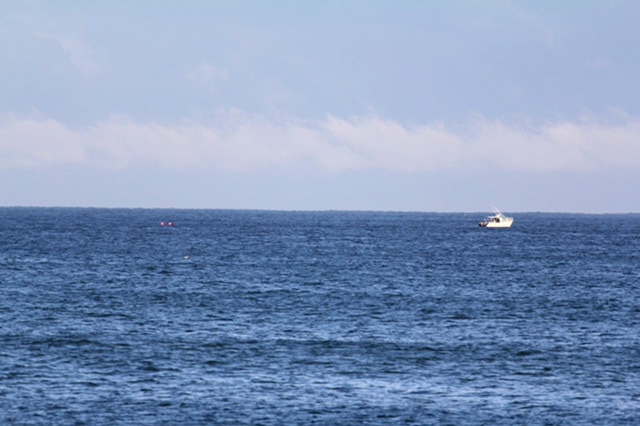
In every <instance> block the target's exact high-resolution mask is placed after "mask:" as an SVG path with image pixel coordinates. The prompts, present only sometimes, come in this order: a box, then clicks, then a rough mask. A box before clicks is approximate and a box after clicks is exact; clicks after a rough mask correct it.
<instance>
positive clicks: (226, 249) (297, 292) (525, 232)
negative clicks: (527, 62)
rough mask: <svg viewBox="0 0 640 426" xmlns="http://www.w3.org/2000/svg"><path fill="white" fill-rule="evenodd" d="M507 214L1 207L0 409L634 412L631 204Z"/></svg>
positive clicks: (148, 414) (380, 416) (637, 231)
mask: <svg viewBox="0 0 640 426" xmlns="http://www.w3.org/2000/svg"><path fill="white" fill-rule="evenodd" d="M515 216H516V217H515V223H514V226H513V228H511V229H508V230H489V229H484V228H480V227H478V226H477V222H478V221H479V220H481V219H482V218H483V217H484V214H483V213H480V214H475V215H474V214H452V215H447V214H424V213H366V212H362V213H355V212H350V213H347V212H319V213H311V212H300V213H296V212H261V211H223V210H219V211H216V210H210V211H204V210H106V209H30V208H2V209H0V291H1V292H0V424H24V425H32V424H42V425H51V424H53V425H55V424H65V425H67V424H87V425H97V424H127V425H128V424H265V425H270V424H327V425H334V424H384V425H387V424H450V425H475V424H486V425H500V424H505V425H511V424H527V425H529V424H533V425H571V424H576V425H596V424H597V425H607V424H611V425H637V424H640V266H639V265H640V244H639V241H640V240H639V238H640V215H565V214H519V215H515ZM162 221H165V222H167V221H172V222H173V226H171V227H169V226H164V227H163V226H160V222H162Z"/></svg>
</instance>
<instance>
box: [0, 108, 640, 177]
mask: <svg viewBox="0 0 640 426" xmlns="http://www.w3.org/2000/svg"><path fill="white" fill-rule="evenodd" d="M67 164H77V165H83V166H86V167H95V168H102V169H109V170H120V169H130V168H136V167H152V168H159V169H172V170H182V169H202V170H210V171H217V172H230V173H245V172H253V171H259V170H265V169H278V170H290V171H301V170H309V169H315V170H325V171H333V172H341V171H350V170H382V171H396V172H426V171H440V170H448V171H458V170H459V171H462V170H467V171H468V170H474V169H486V168H492V169H500V170H513V171H527V172H548V171H595V170H607V169H614V168H620V167H628V168H636V169H637V168H638V167H640V118H630V117H627V118H625V119H624V121H618V122H617V123H614V124H612V123H602V122H598V121H588V120H581V121H574V122H557V123H549V124H546V125H541V126H538V127H535V126H531V125H528V126H523V125H514V124H509V123H505V122H503V121H491V120H486V119H479V120H477V121H476V122H474V123H472V124H470V125H469V126H467V127H466V128H464V129H457V128H456V129H451V128H447V127H446V126H445V125H443V124H440V123H435V124H425V125H421V126H411V127H409V126H405V125H402V124H401V123H398V122H396V121H393V120H387V119H382V118H380V117H377V116H373V115H372V116H359V117H351V118H340V117H334V116H329V117H326V118H325V119H324V120H321V121H316V122H305V121H298V120H294V119H289V120H284V121H280V122H273V121H270V120H268V119H267V118H265V117H262V116H256V115H249V114H244V113H242V112H239V111H226V112H220V113H218V114H216V115H215V116H213V117H211V120H209V121H208V122H203V121H184V122H181V123H179V124H175V125H171V124H161V123H140V122H136V121H134V120H132V119H130V118H127V117H112V118H110V119H108V120H105V121H102V122H98V123H95V124H94V125H92V126H90V127H84V128H74V127H71V126H68V125H65V124H64V123H61V122H59V121H55V120H51V119H42V118H33V117H24V116H7V117H4V118H2V119H0V169H5V170H7V169H25V168H51V167H58V166H64V165H67Z"/></svg>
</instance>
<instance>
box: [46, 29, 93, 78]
mask: <svg viewBox="0 0 640 426" xmlns="http://www.w3.org/2000/svg"><path fill="white" fill-rule="evenodd" d="M38 37H40V38H41V39H45V40H52V41H54V42H56V43H57V44H58V45H59V46H60V48H61V49H62V51H63V52H64V53H65V54H66V56H67V58H68V59H69V61H70V62H71V64H72V65H73V66H74V67H75V68H76V69H77V70H78V71H80V72H82V73H83V74H85V75H88V76H93V75H95V74H97V73H98V72H99V71H100V66H99V65H98V62H97V61H96V60H95V53H94V51H93V49H92V48H91V46H89V45H88V44H87V43H85V42H83V41H82V40H80V39H78V38H77V37H73V36H69V35H62V34H50V33H40V34H38Z"/></svg>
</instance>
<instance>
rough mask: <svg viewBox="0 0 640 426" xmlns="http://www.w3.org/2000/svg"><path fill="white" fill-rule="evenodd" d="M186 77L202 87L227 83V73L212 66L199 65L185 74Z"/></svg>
mask: <svg viewBox="0 0 640 426" xmlns="http://www.w3.org/2000/svg"><path fill="white" fill-rule="evenodd" d="M187 77H188V78H189V79H190V80H192V81H194V82H196V83H198V84H201V85H203V86H215V85H216V84H218V83H225V82H228V81H229V79H230V78H229V72H228V71H227V70H225V69H223V68H219V67H216V66H215V65H213V64H201V65H199V66H197V67H196V68H194V69H193V70H191V71H189V72H188V73H187Z"/></svg>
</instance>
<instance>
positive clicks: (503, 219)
mask: <svg viewBox="0 0 640 426" xmlns="http://www.w3.org/2000/svg"><path fill="white" fill-rule="evenodd" d="M493 211H494V213H495V214H494V215H493V216H487V217H486V218H485V220H483V221H482V222H480V223H479V224H478V225H480V226H482V227H484V228H511V225H512V224H513V218H512V217H507V216H505V215H504V214H502V213H501V212H500V210H498V209H496V208H495V207H494V208H493Z"/></svg>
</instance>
